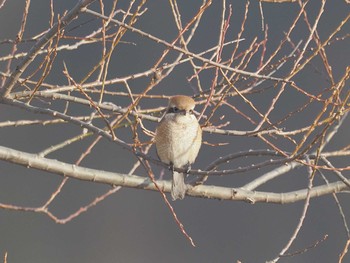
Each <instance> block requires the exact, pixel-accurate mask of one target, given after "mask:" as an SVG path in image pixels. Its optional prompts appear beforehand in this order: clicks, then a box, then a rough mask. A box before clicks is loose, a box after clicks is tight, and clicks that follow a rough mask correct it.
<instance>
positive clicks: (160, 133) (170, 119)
mask: <svg viewBox="0 0 350 263" xmlns="http://www.w3.org/2000/svg"><path fill="white" fill-rule="evenodd" d="M194 107H195V102H194V100H193V99H192V98H190V97H188V96H183V95H178V96H174V97H171V98H170V100H169V105H168V108H167V112H166V113H165V115H164V117H163V119H162V121H161V122H160V124H159V126H158V128H157V130H156V137H155V142H156V148H157V153H158V156H159V158H160V160H161V161H162V162H164V163H166V164H169V165H173V167H175V168H186V167H187V166H188V165H190V164H192V163H193V162H194V161H195V159H196V157H197V155H198V152H199V149H200V147H201V144H202V129H201V128H200V126H199V124H198V121H197V118H196V116H195V115H194V114H193V109H194ZM185 193H186V185H185V182H184V174H182V173H178V172H176V171H173V182H172V188H171V196H172V199H173V200H176V199H183V198H184V196H185Z"/></svg>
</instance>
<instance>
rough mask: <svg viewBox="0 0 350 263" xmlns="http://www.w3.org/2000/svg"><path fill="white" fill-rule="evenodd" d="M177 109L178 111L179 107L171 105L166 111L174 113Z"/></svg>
mask: <svg viewBox="0 0 350 263" xmlns="http://www.w3.org/2000/svg"><path fill="white" fill-rule="evenodd" d="M178 111H179V109H178V108H177V107H171V108H169V110H168V113H175V112H178Z"/></svg>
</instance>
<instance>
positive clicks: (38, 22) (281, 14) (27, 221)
mask: <svg viewBox="0 0 350 263" xmlns="http://www.w3.org/2000/svg"><path fill="white" fill-rule="evenodd" d="M75 2H76V1H67V0H64V1H63V0H61V1H54V5H55V11H56V12H57V13H61V14H63V12H64V10H67V9H70V8H72V7H73V6H74V5H75ZM104 3H105V6H106V9H108V7H109V6H110V4H111V1H104ZM126 3H128V1H120V3H119V4H120V6H121V7H123V8H125V6H126ZM227 3H228V4H232V9H233V14H232V20H231V24H230V27H229V32H228V36H229V37H230V38H231V39H235V37H236V36H237V33H238V32H239V29H240V25H241V24H240V23H241V21H242V16H243V14H244V6H245V1H227ZM178 4H179V7H180V10H181V12H182V19H183V21H184V24H185V22H188V19H190V18H191V17H192V16H193V14H194V13H195V11H196V10H197V9H198V7H199V6H200V5H201V2H200V1H179V2H178ZM250 5H251V6H250V12H249V17H248V21H247V25H246V31H245V33H244V35H243V36H242V38H244V39H245V41H246V44H245V43H243V44H242V50H243V49H244V48H246V47H247V46H249V44H250V43H251V41H252V39H253V38H255V37H258V39H259V40H262V39H263V37H264V32H262V31H261V18H260V11H259V6H258V3H257V1H251V3H250ZM23 6H24V1H20V0H8V1H7V2H6V4H5V6H4V7H3V8H2V9H0V41H1V40H4V39H14V38H15V36H16V33H17V31H18V28H19V26H20V21H21V17H22V10H23ZM146 6H147V8H148V10H147V12H146V13H145V15H143V16H142V17H141V18H140V20H139V21H138V22H137V23H136V27H137V28H140V29H142V30H144V31H145V32H148V33H150V34H152V35H155V36H157V37H159V38H163V39H165V40H167V41H169V42H170V41H172V40H173V39H174V38H175V37H176V36H177V31H176V26H175V25H174V21H173V19H172V15H171V10H170V7H169V4H168V1H160V0H154V1H148V3H147V4H146ZM221 6H222V2H221V1H214V3H213V4H212V6H211V7H210V8H209V9H208V10H207V11H206V13H205V15H204V17H203V19H202V22H201V24H200V26H199V29H198V32H197V33H196V35H195V37H194V40H193V42H192V44H191V45H190V48H191V50H192V51H193V52H200V51H202V50H206V49H208V48H211V47H213V46H215V45H216V43H217V38H218V35H217V34H218V28H219V26H220V16H221ZM319 6H320V1H310V4H309V5H308V7H307V11H308V15H309V16H310V17H309V18H310V20H311V21H314V18H315V16H316V15H317V13H318V10H319ZM96 7H97V6H96V4H94V5H92V6H91V9H94V10H98V8H96ZM263 10H264V17H265V23H266V24H268V34H269V43H268V45H267V51H266V52H267V54H271V52H272V51H273V50H274V49H275V48H276V46H277V45H278V44H279V41H280V40H281V39H282V38H283V36H284V32H286V31H287V30H288V28H289V26H290V24H291V21H292V19H293V18H294V17H295V15H296V13H297V12H298V10H299V8H298V6H297V4H288V3H287V4H263ZM348 12H349V5H346V4H345V1H340V0H335V1H327V4H326V7H325V12H324V15H323V16H322V18H321V21H320V26H319V31H318V33H319V35H320V38H321V39H322V40H323V41H324V40H325V38H326V37H327V36H329V34H330V32H332V31H333V30H334V29H335V27H336V25H337V24H338V23H339V21H341V19H340V18H345V17H346V15H347V14H348ZM91 18H92V17H91V16H89V15H83V16H82V17H81V18H80V19H79V20H77V21H74V22H73V23H72V25H69V26H68V27H67V30H69V29H73V28H74V26H76V25H79V24H81V23H82V22H84V21H88V20H89V19H91ZM48 20H49V1H32V3H31V7H30V11H29V16H28V24H27V29H26V32H25V35H24V38H26V37H31V36H33V35H36V34H38V33H40V32H42V31H43V30H45V29H47V28H48ZM96 26H97V22H96V21H91V22H89V23H88V24H87V25H84V26H82V27H81V28H79V29H74V30H75V31H74V30H73V31H72V33H71V35H76V34H78V35H81V36H84V35H85V34H87V33H88V32H91V28H90V27H93V28H94V27H96ZM297 28H298V30H296V31H295V32H294V33H293V34H292V37H293V40H294V42H295V43H297V42H298V41H299V40H303V41H305V40H306V39H305V35H306V33H307V31H306V27H305V25H303V24H300V25H297ZM344 28H345V29H344V30H343V31H342V32H341V34H339V36H344V35H346V34H348V33H349V24H348V25H346V26H345V27H344ZM66 32H67V31H66ZM77 32H78V33H77ZM67 35H70V33H67ZM124 40H127V41H130V42H134V43H136V45H135V46H133V45H130V44H124V45H120V46H118V48H117V50H116V51H115V53H114V55H113V56H112V62H111V65H110V68H109V75H108V76H109V77H110V78H111V77H117V76H125V75H128V74H131V73H132V72H134V73H137V72H140V71H143V70H145V69H148V68H149V67H150V66H151V65H153V64H154V63H155V61H156V60H157V59H158V58H159V56H160V55H161V53H162V51H163V47H162V46H161V45H157V44H155V43H153V42H151V41H150V40H148V39H145V38H141V37H140V36H138V35H136V34H133V33H127V34H126V36H125V38H124ZM32 45H33V43H32V42H30V43H26V44H23V45H20V46H19V47H20V50H23V51H27V50H28V49H29V48H30V47H31V46H32ZM10 50H11V45H9V44H1V45H0V55H1V56H3V55H4V54H8V53H9V52H10ZM100 50H101V47H100V46H99V45H96V46H93V45H91V46H83V47H81V48H80V49H79V50H74V51H65V52H62V53H60V54H59V55H58V57H57V61H59V62H57V61H56V62H57V63H56V64H55V66H54V68H53V71H52V74H50V76H49V77H48V79H47V81H48V82H50V83H55V84H57V85H63V84H67V80H66V78H64V77H63V74H62V70H63V61H64V62H65V63H66V65H67V67H68V69H69V70H70V71H71V72H74V73H73V74H74V78H76V79H80V78H82V77H83V76H84V75H85V74H86V73H87V72H88V71H89V69H91V67H92V66H93V65H95V64H96V62H97V61H98V59H99V57H98V56H100ZM327 51H328V52H329V53H328V56H329V58H330V60H331V61H330V64H331V65H332V66H333V71H334V75H335V76H336V77H339V76H341V74H343V70H344V68H346V66H347V65H348V64H349V61H350V60H349V59H350V55H349V54H350V51H349V40H344V41H340V42H339V43H336V44H334V45H333V46H332V47H331V48H330V49H329V50H327ZM286 53H288V52H286ZM175 55H176V53H175V52H174V53H173V55H172V56H170V58H174V57H175ZM19 61H20V60H15V61H14V62H13V67H15V65H16V64H17V63H19ZM169 61H171V60H170V59H169ZM313 64H314V65H315V68H317V67H318V65H320V60H319V59H316V60H315V61H314V63H313ZM35 65H37V64H35V63H34V65H33V68H34V66H35ZM315 68H311V67H310V68H309V69H308V71H307V72H309V73H308V74H301V75H300V77H297V79H298V80H299V81H300V82H301V83H303V85H304V86H303V87H304V88H305V87H307V90H308V91H310V92H311V93H312V92H315V91H316V90H322V88H324V86H323V85H325V80H324V79H323V78H322V77H321V76H322V74H319V73H317V72H316V70H315ZM0 70H1V71H3V70H4V63H0ZM252 70H253V69H252ZM283 72H284V71H283V70H282V71H281V72H279V74H283ZM191 75H192V70H191V67H190V66H189V65H188V64H184V65H183V66H180V67H177V68H176V69H175V70H174V72H173V73H172V74H171V76H169V77H168V78H167V79H165V80H164V81H162V82H161V83H160V84H159V85H158V86H157V87H155V88H154V89H153V90H152V94H166V95H174V94H186V95H193V94H194V92H195V90H194V87H195V83H194V82H188V81H187V78H188V77H190V76H191ZM212 78H213V75H212V74H209V73H208V74H207V75H205V74H204V75H203V76H202V78H201V79H202V84H203V86H204V87H206V88H209V87H210V85H211V81H212ZM148 81H149V80H148V79H145V80H135V81H134V82H131V85H132V90H133V91H135V92H141V91H142V90H143V89H144V87H145V84H147V83H148ZM242 83H243V82H242ZM345 89H348V87H346V88H345ZM115 90H122V91H125V88H124V86H122V85H120V86H118V85H116V86H115ZM113 99H114V98H113V97H111V100H113ZM252 100H254V101H255V102H256V101H259V103H261V105H262V107H268V106H269V105H270V103H271V97H269V96H268V95H266V96H261V97H259V96H256V97H254V98H252ZM112 102H113V103H115V104H118V105H121V106H126V105H128V103H129V100H127V99H124V100H119V101H112ZM158 102H159V105H160V106H166V103H167V102H166V100H158ZM150 103H151V101H147V100H145V101H144V102H142V103H141V105H142V106H143V107H145V108H146V107H148V106H150ZM152 103H154V102H152ZM232 103H233V104H234V105H235V106H237V108H244V107H245V106H244V103H242V101H240V100H239V99H238V98H233V99H232ZM304 103H305V101H300V100H299V97H296V92H295V91H294V90H289V91H286V92H285V93H284V94H283V96H282V98H281V101H280V104H278V105H277V107H279V108H280V111H277V112H275V113H273V116H274V117H275V118H276V119H278V118H280V117H282V116H284V115H285V114H286V113H288V112H290V111H291V110H293V109H296V108H297V107H298V106H301V105H303V104H304ZM62 105H63V104H62V102H55V107H56V106H57V108H62ZM264 105H265V106H264ZM200 109H201V107H200ZM80 110H81V112H82V113H83V112H84V113H85V112H86V110H87V109H86V108H83V107H81V109H80V107H78V108H76V112H79V111H80ZM88 110H89V109H88ZM315 110H319V108H317V107H311V108H310V109H308V110H307V111H306V112H305V114H304V115H298V118H292V119H291V120H290V121H288V122H287V123H286V128H288V127H293V126H295V125H300V126H303V125H309V123H308V121H309V118H308V117H310V116H311V115H312V114H315ZM222 113H224V109H223V112H222ZM26 118H28V119H37V118H38V116H35V115H33V114H29V113H27V112H24V111H21V110H19V109H15V108H13V107H9V106H4V105H0V121H6V120H19V119H26ZM40 118H45V117H41V116H40ZM226 119H227V120H229V121H230V122H231V124H230V126H229V128H232V129H235V130H249V129H252V127H251V126H250V124H249V123H248V122H247V121H246V120H245V119H243V118H242V117H240V116H239V115H238V114H237V115H234V114H232V115H229V116H226ZM145 124H146V125H147V128H149V129H150V130H153V131H154V129H155V124H154V123H149V122H145ZM349 124H350V121H349V119H347V120H346V123H345V124H344V125H343V126H342V128H341V130H340V131H339V133H338V135H337V137H336V139H334V141H332V143H331V144H330V145H329V146H327V148H326V149H335V148H337V147H339V145H347V143H348V141H349V140H348V138H349V136H348V135H349V133H350V128H349V127H350V125H349ZM79 133H80V129H79V128H77V127H75V126H72V125H70V126H64V128H63V126H62V127H60V126H56V125H52V126H47V127H44V128H43V127H42V126H25V127H18V128H16V129H13V128H2V129H0V145H2V146H7V147H12V148H14V149H18V150H23V151H27V152H31V153H35V152H38V151H41V150H43V149H45V148H47V147H49V146H50V145H52V144H56V143H59V142H61V141H63V140H66V139H67V138H69V137H71V136H74V135H77V134H79ZM118 136H120V137H121V138H123V139H126V140H127V139H128V138H130V133H129V131H126V130H125V131H121V132H120V133H118ZM93 139H94V138H91V139H88V140H87V141H82V142H78V143H75V144H73V145H71V146H69V147H67V148H66V149H64V150H62V151H59V152H57V153H54V154H52V155H50V156H49V158H53V159H59V160H61V161H65V162H69V163H72V162H74V161H75V160H77V159H78V157H79V155H80V153H81V152H82V151H83V150H84V149H85V148H86V147H87V146H88V145H89V144H90V143H91V142H92V140H93ZM204 140H206V141H208V142H211V143H215V142H223V141H224V142H228V143H229V145H228V146H224V147H218V148H213V147H210V146H207V145H204V146H203V147H202V149H201V151H200V154H199V157H198V160H197V162H196V163H195V164H194V166H193V168H204V167H206V166H207V165H208V164H209V163H210V162H211V161H213V160H214V159H216V158H217V157H218V156H223V155H225V154H228V153H232V152H238V151H243V150H248V149H266V145H265V144H263V143H262V141H261V140H259V139H258V138H251V137H249V138H248V137H247V138H246V137H223V136H222V137H220V136H217V135H210V134H204ZM285 147H288V145H285ZM151 154H152V155H153V156H156V155H155V150H154V149H152V151H151ZM133 161H134V157H133V156H132V154H130V153H126V152H125V151H123V150H122V149H120V147H118V146H116V145H114V144H111V143H110V142H108V141H106V140H102V141H101V142H100V144H99V145H97V147H96V148H95V149H94V151H93V153H92V154H91V155H90V156H88V157H87V158H86V159H85V160H84V161H83V163H82V164H81V165H82V166H86V167H91V168H97V169H102V170H106V171H119V172H127V171H128V170H129V169H130V168H131V165H132V163H133ZM250 162H251V159H245V160H243V161H240V163H239V164H233V166H234V167H238V166H240V165H244V164H246V165H247V164H249V163H250ZM336 164H337V165H339V166H342V167H344V166H347V165H349V160H348V158H339V161H337V163H336ZM230 165H231V164H230ZM158 171H159V169H158ZM266 171H267V170H264V169H263V170H259V171H252V172H249V173H247V174H238V175H235V176H233V177H229V178H226V177H225V178H213V179H209V181H208V184H217V185H225V186H232V187H239V186H242V185H244V184H245V183H246V182H248V181H250V180H252V178H255V177H256V176H257V175H259V174H262V173H263V172H266ZM136 174H138V175H145V173H144V171H143V170H141V169H138V170H137V172H136ZM169 175H170V174H169V172H168V171H166V175H165V176H166V178H170V176H169ZM61 180H62V178H61V177H59V176H57V175H53V174H49V173H44V172H41V171H35V170H31V169H26V168H25V167H20V166H15V165H11V164H9V163H6V162H3V161H0V203H11V204H18V205H27V206H36V205H39V204H41V203H42V202H44V201H45V200H46V199H47V198H48V197H49V196H50V194H51V193H52V191H53V190H54V189H55V187H56V186H57V184H58V183H59V182H60V181H61ZM321 182H322V181H321V179H319V178H316V179H315V183H321ZM306 185H307V176H306V171H305V169H299V170H294V171H293V172H291V173H290V174H288V175H287V176H284V177H282V178H281V179H278V180H275V181H273V182H271V183H269V184H267V185H266V186H263V187H262V189H263V190H269V191H276V192H282V191H292V190H296V189H301V188H305V187H306ZM109 188H110V187H109V186H105V185H99V184H94V183H88V182H82V181H76V180H69V182H68V184H67V185H66V186H65V188H64V189H63V192H62V194H61V195H60V196H59V198H57V199H56V200H55V201H54V203H53V205H52V206H51V210H52V212H54V213H55V214H56V215H58V216H59V217H64V216H67V215H69V214H70V213H72V212H74V211H76V210H77V209H78V208H79V207H81V206H84V205H86V204H87V203H89V202H91V201H92V200H93V199H94V198H95V197H96V196H97V195H99V194H102V193H103V192H105V191H106V190H108V189H109ZM338 197H339V199H340V201H341V203H342V204H343V209H344V214H345V215H346V217H347V219H349V218H350V206H349V195H346V194H340V195H339V196H338ZM172 204H173V205H174V208H175V210H176V213H177V215H178V216H179V218H180V219H181V221H182V222H183V224H184V225H185V228H186V229H187V231H188V232H189V234H190V235H191V236H192V238H193V239H194V240H195V242H196V244H197V247H196V248H193V247H191V246H190V244H189V242H188V241H187V240H186V239H185V238H184V236H183V235H182V234H181V232H180V231H179V229H178V226H177V225H176V223H175V222H174V219H173V217H172V215H171V214H170V212H169V210H168V208H167V207H166V205H165V204H164V201H163V200H162V198H161V196H160V194H159V193H157V192H151V191H143V190H136V189H121V190H120V191H118V192H117V193H116V194H114V195H112V196H111V197H109V198H107V199H106V200H104V201H103V202H101V203H99V204H98V205H97V206H95V207H93V208H91V209H89V210H88V211H87V212H86V213H84V214H82V215H81V216H79V217H78V218H76V219H75V220H73V221H71V222H69V223H68V224H65V225H58V224H55V223H54V222H53V221H52V220H50V219H49V218H48V217H46V216H44V215H40V214H36V213H23V212H13V211H6V210H0V222H1V223H0V237H1V238H0V261H1V257H2V256H1V255H3V254H4V253H5V251H7V252H8V262H11V263H15V262H36V263H41V262H52V263H55V262H57V263H58V262H67V263H71V262H86V263H89V262H169V263H171V262H203V263H206V262H208V263H209V262H236V261H237V260H241V261H242V262H244V263H249V262H265V260H269V259H272V258H274V257H275V256H276V255H277V253H279V251H280V250H281V249H282V247H283V246H284V245H285V244H286V243H287V241H288V240H289V238H290V236H291V235H292V233H293V231H294V229H295V227H296V225H297V224H298V220H299V217H300V215H301V213H302V209H303V205H304V202H298V203H294V204H288V205H275V204H254V205H253V204H248V203H244V202H233V201H217V200H206V199H199V198H191V197H187V198H185V200H183V201H180V202H175V203H172ZM325 235H328V238H327V240H326V241H325V242H322V243H321V244H319V245H318V246H317V247H316V248H314V249H310V250H309V251H308V252H307V253H304V254H301V255H298V256H295V257H292V258H285V259H283V258H282V259H281V260H280V261H279V262H283V263H286V262H298V263H309V262H336V261H337V259H338V255H339V254H340V253H341V249H343V247H344V244H345V240H346V235H345V231H344V226H343V224H342V219H341V217H340V215H339V212H338V210H337V206H336V204H335V202H334V200H333V198H332V196H331V195H327V196H325V197H320V198H316V199H312V200H311V206H310V209H309V211H308V214H307V217H306V219H305V222H304V225H303V228H302V230H301V231H300V233H299V236H298V238H297V240H296V242H295V243H294V245H293V246H292V247H291V251H297V250H299V249H303V248H305V247H308V246H310V245H313V244H314V243H315V242H316V241H317V240H321V239H322V238H323V237H324V236H325ZM347 258H348V259H349V255H347ZM344 262H347V261H346V260H345V261H344Z"/></svg>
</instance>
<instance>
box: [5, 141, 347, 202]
mask: <svg viewBox="0 0 350 263" xmlns="http://www.w3.org/2000/svg"><path fill="white" fill-rule="evenodd" d="M0 160H4V161H7V162H11V163H14V164H19V165H23V166H26V167H28V168H34V169H38V170H42V171H47V172H50V173H55V174H59V175H62V176H68V177H72V178H75V179H79V180H84V181H92V182H97V183H103V184H110V185H118V186H124V187H129V188H139V189H144V190H152V191H157V188H156V186H155V185H154V184H153V183H152V182H151V180H150V179H149V178H147V177H141V176H136V175H127V174H121V173H112V172H106V171H101V170H95V169H90V168H84V167H80V166H76V165H73V164H68V163H64V162H60V161H57V160H52V159H47V158H43V157H40V156H39V155H37V154H30V153H26V152H21V151H17V150H13V149H10V148H7V147H3V146H0ZM157 185H158V186H159V187H160V188H161V189H162V190H163V191H164V192H170V188H171V183H170V181H163V180H159V181H157ZM347 189H349V188H348V187H347V186H346V185H345V184H344V183H343V182H334V183H330V184H329V185H321V186H317V187H314V188H312V189H311V190H310V197H318V196H321V195H326V194H330V193H337V192H342V191H345V190H347ZM307 194H308V189H303V190H298V191H293V192H288V193H271V192H257V191H249V190H244V189H240V188H229V187H220V186H210V185H198V186H196V187H193V188H192V189H190V190H188V192H187V195H189V196H193V197H202V198H212V199H220V200H236V201H247V202H251V203H255V202H265V203H278V204H284V203H293V202H297V201H300V200H304V199H305V198H306V197H307Z"/></svg>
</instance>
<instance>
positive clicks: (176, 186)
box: [171, 171, 186, 201]
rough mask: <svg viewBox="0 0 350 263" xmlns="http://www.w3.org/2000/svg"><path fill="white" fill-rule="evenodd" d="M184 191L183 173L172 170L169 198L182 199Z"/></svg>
mask: <svg viewBox="0 0 350 263" xmlns="http://www.w3.org/2000/svg"><path fill="white" fill-rule="evenodd" d="M185 193H186V185H185V176H184V174H183V173H178V172H176V171H174V172H173V183H172V185H171V198H172V199H173V200H174V201H175V200H176V199H184V197H185Z"/></svg>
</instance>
